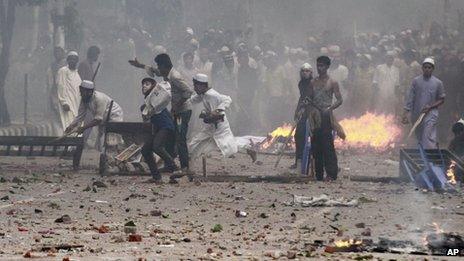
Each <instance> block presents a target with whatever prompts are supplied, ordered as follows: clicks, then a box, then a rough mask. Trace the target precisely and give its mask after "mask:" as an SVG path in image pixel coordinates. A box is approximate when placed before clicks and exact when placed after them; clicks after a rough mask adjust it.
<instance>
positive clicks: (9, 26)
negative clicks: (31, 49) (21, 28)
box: [0, 0, 46, 125]
mask: <svg viewBox="0 0 464 261" xmlns="http://www.w3.org/2000/svg"><path fill="white" fill-rule="evenodd" d="M44 2H46V0H0V38H1V47H0V125H9V124H10V122H11V120H10V114H9V113H8V106H7V104H6V99H5V81H6V76H7V75H8V70H9V68H10V54H11V41H12V39H13V28H14V23H15V16H16V6H18V5H24V4H27V5H40V4H42V3H44Z"/></svg>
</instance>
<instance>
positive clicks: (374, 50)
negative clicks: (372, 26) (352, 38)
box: [370, 47, 379, 53]
mask: <svg viewBox="0 0 464 261" xmlns="http://www.w3.org/2000/svg"><path fill="white" fill-rule="evenodd" d="M370 51H371V52H372V53H376V52H378V51H379V49H378V48H377V47H371V48H370Z"/></svg>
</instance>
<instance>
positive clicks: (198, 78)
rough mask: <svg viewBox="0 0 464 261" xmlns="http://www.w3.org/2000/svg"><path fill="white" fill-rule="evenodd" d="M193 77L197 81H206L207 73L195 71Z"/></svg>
mask: <svg viewBox="0 0 464 261" xmlns="http://www.w3.org/2000/svg"><path fill="white" fill-rule="evenodd" d="M193 79H194V80H195V81H197V82H202V83H208V75H206V74H203V73H197V74H195V76H193Z"/></svg>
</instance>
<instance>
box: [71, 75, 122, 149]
mask: <svg viewBox="0 0 464 261" xmlns="http://www.w3.org/2000/svg"><path fill="white" fill-rule="evenodd" d="M79 91H80V93H81V103H80V105H79V110H78V114H77V116H76V118H75V119H74V121H73V122H72V123H71V124H70V125H69V126H68V127H67V128H66V131H65V134H69V133H72V132H76V133H78V134H81V133H84V131H85V130H87V129H91V128H93V127H95V126H98V136H97V141H96V146H95V147H96V148H97V149H99V150H101V137H102V136H103V125H104V120H105V118H106V117H107V115H109V120H110V121H116V122H121V121H123V112H122V109H121V107H120V106H119V105H118V104H117V103H116V102H114V101H112V99H111V98H110V97H109V96H108V95H106V94H104V93H102V92H98V91H95V86H94V83H93V82H91V81H87V80H84V81H82V83H81V85H80V86H79ZM110 104H112V106H110ZM82 123H84V125H83V126H80V125H81V124H82ZM88 133H89V132H85V133H84V142H86V140H87V139H88V138H89V136H88V135H86V134H88Z"/></svg>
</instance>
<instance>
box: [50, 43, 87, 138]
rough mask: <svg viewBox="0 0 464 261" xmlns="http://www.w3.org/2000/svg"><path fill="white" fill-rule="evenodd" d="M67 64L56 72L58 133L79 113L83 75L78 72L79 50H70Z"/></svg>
mask: <svg viewBox="0 0 464 261" xmlns="http://www.w3.org/2000/svg"><path fill="white" fill-rule="evenodd" d="M66 62H67V65H66V66H63V67H61V68H60V69H59V70H58V72H57V74H56V79H55V81H56V87H57V96H58V97H57V98H58V102H59V107H58V109H59V114H60V122H61V126H60V129H59V130H58V135H61V134H62V133H63V131H64V129H65V128H66V127H67V126H68V125H69V124H70V123H71V122H72V120H73V119H74V117H76V115H77V109H78V107H79V100H80V97H79V84H80V83H81V77H80V76H79V73H78V72H77V63H78V62H79V56H78V54H77V52H75V51H70V52H69V53H68V56H67V58H66Z"/></svg>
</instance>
